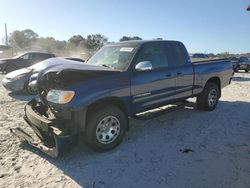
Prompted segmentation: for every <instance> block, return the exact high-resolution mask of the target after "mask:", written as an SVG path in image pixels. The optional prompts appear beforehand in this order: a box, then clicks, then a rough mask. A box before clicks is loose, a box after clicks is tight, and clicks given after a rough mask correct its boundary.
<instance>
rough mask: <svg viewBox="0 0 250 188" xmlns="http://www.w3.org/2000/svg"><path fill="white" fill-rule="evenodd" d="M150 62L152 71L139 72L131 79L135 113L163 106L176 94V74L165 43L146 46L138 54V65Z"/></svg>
mask: <svg viewBox="0 0 250 188" xmlns="http://www.w3.org/2000/svg"><path fill="white" fill-rule="evenodd" d="M142 61H150V62H151V64H152V68H153V69H152V70H151V71H141V72H137V71H136V70H135V72H134V74H133V75H132V78H131V97H132V100H131V101H132V108H133V111H134V113H138V112H142V111H145V110H147V109H150V108H154V107H157V106H161V105H162V104H163V103H165V102H167V101H171V100H172V99H173V96H174V94H175V82H176V80H175V79H176V74H173V70H172V69H171V68H170V67H169V60H168V57H167V55H166V53H165V49H164V43H162V42H152V43H147V44H145V45H144V46H143V47H142V49H141V50H140V52H139V54H138V58H137V60H136V64H137V63H139V62H142Z"/></svg>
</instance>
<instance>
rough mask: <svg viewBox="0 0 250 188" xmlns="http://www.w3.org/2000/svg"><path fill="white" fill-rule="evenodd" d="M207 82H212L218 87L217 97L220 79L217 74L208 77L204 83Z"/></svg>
mask: <svg viewBox="0 0 250 188" xmlns="http://www.w3.org/2000/svg"><path fill="white" fill-rule="evenodd" d="M208 83H213V84H216V85H217V86H218V87H219V98H220V97H221V80H220V78H219V77H217V76H214V77H212V78H209V79H208V80H207V82H206V85H207V84H208Z"/></svg>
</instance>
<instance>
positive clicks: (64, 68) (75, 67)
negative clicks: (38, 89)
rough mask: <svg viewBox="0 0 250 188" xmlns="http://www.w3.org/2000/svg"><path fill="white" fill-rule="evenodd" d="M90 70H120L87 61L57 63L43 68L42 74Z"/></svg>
mask: <svg viewBox="0 0 250 188" xmlns="http://www.w3.org/2000/svg"><path fill="white" fill-rule="evenodd" d="M61 61H69V60H61ZM88 71H90V72H92V71H101V72H103V71H104V72H120V71H119V70H114V69H111V68H108V67H103V66H96V65H89V64H87V63H85V64H83V63H72V64H69V63H68V64H66V63H65V64H63V63H62V64H59V65H57V66H53V67H49V68H48V69H45V71H44V74H47V73H49V72H57V74H60V73H62V72H88Z"/></svg>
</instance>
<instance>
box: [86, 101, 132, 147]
mask: <svg viewBox="0 0 250 188" xmlns="http://www.w3.org/2000/svg"><path fill="white" fill-rule="evenodd" d="M127 123H128V122H127V117H126V115H125V114H124V112H123V111H122V110H120V109H119V108H118V107H115V106H107V105H105V104H103V105H98V106H97V107H94V108H92V109H90V111H89V112H88V115H87V125H86V130H85V134H84V138H85V141H86V142H87V144H88V145H89V146H90V147H91V148H92V149H94V150H96V151H107V150H110V149H112V148H114V147H116V146H117V145H118V144H119V143H120V142H121V141H122V139H123V137H124V135H125V132H126V127H127Z"/></svg>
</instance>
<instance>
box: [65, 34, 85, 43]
mask: <svg viewBox="0 0 250 188" xmlns="http://www.w3.org/2000/svg"><path fill="white" fill-rule="evenodd" d="M81 41H85V39H84V38H83V37H82V36H81V35H74V36H72V37H71V38H70V39H69V42H70V43H72V44H74V45H75V46H78V45H79V44H80V42H81Z"/></svg>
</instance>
